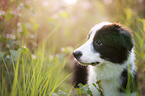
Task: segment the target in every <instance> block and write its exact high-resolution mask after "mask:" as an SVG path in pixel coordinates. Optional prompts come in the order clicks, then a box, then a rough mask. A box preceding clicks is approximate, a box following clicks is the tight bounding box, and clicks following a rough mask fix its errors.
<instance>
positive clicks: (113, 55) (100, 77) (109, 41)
mask: <svg viewBox="0 0 145 96" xmlns="http://www.w3.org/2000/svg"><path fill="white" fill-rule="evenodd" d="M133 46H134V44H133V37H132V33H131V32H130V31H129V30H127V29H126V28H125V27H123V26H121V25H120V24H117V23H109V22H102V23H99V24H97V25H95V26H94V27H93V28H92V29H91V30H90V33H89V36H88V41H87V42H86V43H85V44H83V45H82V46H80V47H79V48H77V49H75V50H74V52H73V55H74V57H75V59H76V60H77V61H78V62H79V64H80V65H83V66H85V67H81V66H80V65H76V68H78V69H77V70H76V72H75V74H74V75H75V76H74V83H76V84H78V83H83V84H85V83H87V84H89V87H90V90H91V91H92V94H93V96H100V95H101V94H100V92H99V91H98V90H97V88H98V89H99V85H100V86H101V89H102V90H103V93H104V96H126V95H127V93H128V92H130V93H129V95H130V96H136V91H137V88H136V85H137V83H136V67H135V54H134V49H133ZM97 81H100V84H97V83H96V82H97ZM93 83H94V84H96V86H97V88H96V87H95V86H94V85H93ZM76 86H77V85H76Z"/></svg>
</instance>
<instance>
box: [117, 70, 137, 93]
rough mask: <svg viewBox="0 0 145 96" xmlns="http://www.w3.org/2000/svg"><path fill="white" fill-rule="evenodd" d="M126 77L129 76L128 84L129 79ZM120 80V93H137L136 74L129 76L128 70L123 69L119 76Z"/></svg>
mask: <svg viewBox="0 0 145 96" xmlns="http://www.w3.org/2000/svg"><path fill="white" fill-rule="evenodd" d="M128 75H130V79H129V82H128V78H129V76H128ZM120 80H121V84H120V88H119V91H120V92H126V90H129V91H130V92H135V91H137V73H136V72H135V73H134V74H130V73H128V69H127V68H125V69H124V70H123V72H122V74H121V77H120ZM127 87H128V88H127Z"/></svg>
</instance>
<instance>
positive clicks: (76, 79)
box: [72, 63, 88, 88]
mask: <svg viewBox="0 0 145 96" xmlns="http://www.w3.org/2000/svg"><path fill="white" fill-rule="evenodd" d="M87 76H88V70H87V66H82V65H80V64H78V63H75V65H74V74H73V81H72V84H73V86H74V87H75V88H77V87H79V86H78V84H79V83H82V84H87V81H88V77H87Z"/></svg>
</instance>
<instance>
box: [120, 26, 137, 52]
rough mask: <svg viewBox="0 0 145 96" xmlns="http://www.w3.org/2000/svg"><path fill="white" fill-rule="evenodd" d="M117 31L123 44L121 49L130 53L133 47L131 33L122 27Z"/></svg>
mask: <svg viewBox="0 0 145 96" xmlns="http://www.w3.org/2000/svg"><path fill="white" fill-rule="evenodd" d="M119 31H120V34H121V42H122V44H123V47H125V48H127V50H128V51H131V49H132V48H133V46H134V43H133V35H132V33H131V31H130V30H129V29H127V28H125V27H122V26H121V27H120V29H119Z"/></svg>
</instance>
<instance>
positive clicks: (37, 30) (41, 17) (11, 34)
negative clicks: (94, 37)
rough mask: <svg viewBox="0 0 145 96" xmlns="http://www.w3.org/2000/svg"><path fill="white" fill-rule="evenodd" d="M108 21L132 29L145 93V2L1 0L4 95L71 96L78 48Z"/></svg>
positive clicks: (1, 88)
mask: <svg viewBox="0 0 145 96" xmlns="http://www.w3.org/2000/svg"><path fill="white" fill-rule="evenodd" d="M103 21H109V22H117V23H121V24H122V25H124V26H127V27H128V28H130V29H131V30H132V32H133V34H134V39H135V40H134V41H135V52H136V66H137V67H138V68H137V70H138V93H139V96H145V91H144V90H145V0H0V94H1V96H9V95H11V96H17V95H18V96H21V95H24V96H29V95H32V96H36V95H44V96H47V95H50V96H51V95H54V96H56V95H58V96H60V95H61V96H69V95H70V93H71V90H72V87H71V77H72V73H73V72H72V67H73V63H74V61H73V57H72V52H73V49H75V48H76V47H78V46H79V45H81V44H82V43H84V42H85V41H86V37H87V34H88V32H89V30H90V28H91V27H92V26H94V25H95V24H96V23H100V22H103Z"/></svg>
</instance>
